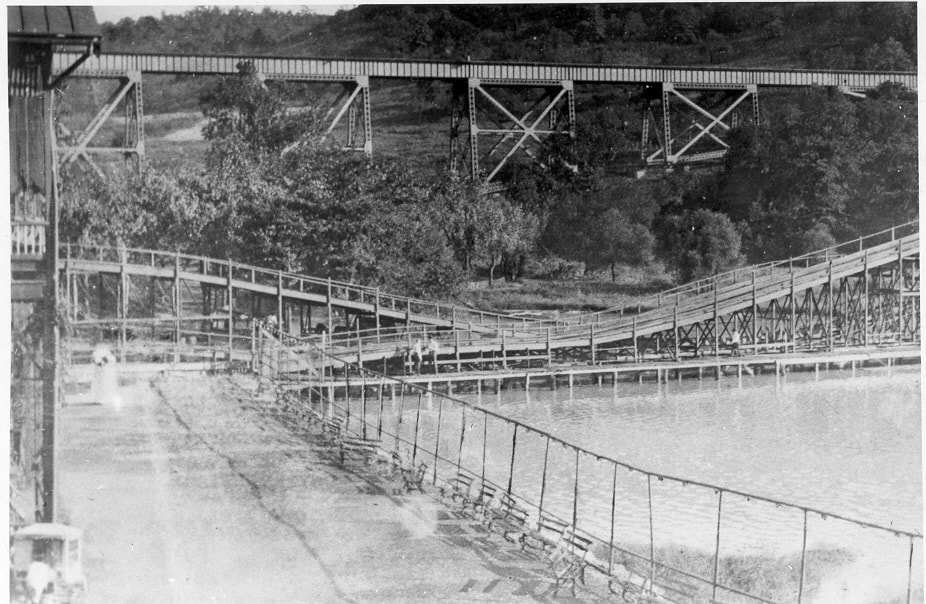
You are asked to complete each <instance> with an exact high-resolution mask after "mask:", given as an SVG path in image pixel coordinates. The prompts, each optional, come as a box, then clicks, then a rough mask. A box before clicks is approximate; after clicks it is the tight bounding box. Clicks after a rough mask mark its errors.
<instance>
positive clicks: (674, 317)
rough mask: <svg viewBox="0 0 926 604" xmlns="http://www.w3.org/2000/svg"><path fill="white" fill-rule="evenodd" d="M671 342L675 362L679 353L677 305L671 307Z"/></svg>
mask: <svg viewBox="0 0 926 604" xmlns="http://www.w3.org/2000/svg"><path fill="white" fill-rule="evenodd" d="M672 341H673V347H674V351H673V355H674V356H675V360H676V361H677V360H678V359H679V353H680V352H681V349H680V348H679V345H678V304H676V305H675V306H673V307H672ZM666 381H668V380H666Z"/></svg>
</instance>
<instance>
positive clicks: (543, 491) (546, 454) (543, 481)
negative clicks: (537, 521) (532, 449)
mask: <svg viewBox="0 0 926 604" xmlns="http://www.w3.org/2000/svg"><path fill="white" fill-rule="evenodd" d="M546 443H547V444H546V446H545V447H544V449H543V475H542V476H541V478H540V506H539V508H538V510H537V513H538V514H542V513H543V498H544V495H545V494H546V492H547V459H548V458H549V455H550V437H547V439H546Z"/></svg>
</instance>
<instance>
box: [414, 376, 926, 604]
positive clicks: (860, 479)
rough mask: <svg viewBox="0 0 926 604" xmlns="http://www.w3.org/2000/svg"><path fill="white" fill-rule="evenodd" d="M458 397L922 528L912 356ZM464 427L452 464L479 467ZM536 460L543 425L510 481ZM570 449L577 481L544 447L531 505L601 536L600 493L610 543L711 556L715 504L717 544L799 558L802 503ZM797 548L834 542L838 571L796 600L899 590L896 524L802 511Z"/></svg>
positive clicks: (426, 418) (524, 488)
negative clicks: (850, 367) (884, 363)
mask: <svg viewBox="0 0 926 604" xmlns="http://www.w3.org/2000/svg"><path fill="white" fill-rule="evenodd" d="M459 398H462V399H464V400H467V401H468V402H471V403H473V404H476V405H478V406H480V407H483V408H485V409H487V410H491V411H494V412H497V413H500V414H502V415H504V416H506V417H510V418H512V419H516V420H518V421H520V422H522V423H524V424H527V425H529V426H533V427H536V428H539V429H541V430H545V431H548V432H551V433H552V434H554V435H555V436H557V437H559V438H561V439H563V440H565V441H567V442H570V443H572V444H575V445H578V446H581V447H583V448H586V449H588V450H590V451H593V452H596V453H599V454H601V455H607V456H609V457H611V458H613V459H616V460H619V461H621V462H625V463H627V464H629V465H632V466H635V467H638V468H640V469H644V470H647V471H649V472H653V473H656V474H663V475H668V476H674V477H678V478H683V479H688V480H692V481H698V482H702V483H708V484H711V485H717V486H722V487H725V488H728V489H732V490H736V491H740V492H744V493H749V494H753V495H757V496H763V497H768V498H772V499H775V500H779V501H783V502H786V503H789V504H794V505H796V506H798V507H807V508H811V509H815V510H820V511H824V512H829V513H830V514H836V515H840V516H844V517H848V518H852V519H857V520H861V521H865V522H870V523H873V524H877V525H881V526H885V527H892V528H896V529H900V530H905V531H911V532H912V531H919V532H922V525H923V521H922V471H921V467H922V450H921V448H922V438H921V407H920V369H919V366H916V367H906V368H894V369H893V370H890V371H889V370H887V369H864V370H859V371H858V372H857V375H856V376H855V377H852V376H851V373H850V372H848V371H832V372H821V373H820V375H819V376H815V375H814V374H813V373H793V374H790V375H788V376H787V377H786V378H782V379H776V378H775V376H761V375H760V376H744V377H743V378H741V379H738V378H736V377H725V378H722V379H720V380H713V379H705V380H703V381H699V380H691V379H686V380H683V381H679V382H676V381H671V382H669V383H667V384H655V383H652V382H649V383H644V384H637V383H618V384H617V386H616V387H612V386H611V385H610V384H606V385H604V386H602V387H597V386H581V387H579V386H577V387H574V388H572V389H569V388H568V387H566V388H564V387H562V386H561V387H560V388H559V389H558V390H556V391H551V390H530V391H523V390H504V391H502V392H501V393H500V394H494V393H487V394H483V395H481V396H476V395H467V396H460V397H459ZM434 407H435V405H428V406H427V408H425V409H423V411H422V415H421V417H420V426H421V431H420V434H421V436H420V437H419V438H420V442H419V446H420V443H424V442H429V441H430V440H431V439H433V437H434V432H435V431H436V426H437V419H436V416H435V408H434ZM401 415H402V416H403V424H404V425H405V426H406V429H408V427H410V426H411V425H413V424H412V422H413V421H414V415H413V412H412V411H411V410H410V409H409V407H407V406H406V407H405V411H404V412H403V413H401ZM447 417H448V414H447V413H446V412H445V413H444V417H443V419H442V420H441V422H440V423H441V426H442V430H443V432H442V437H441V441H442V444H441V445H440V450H441V455H442V456H446V459H449V460H452V459H455V458H456V455H455V454H454V451H455V448H454V447H445V445H444V444H443V443H444V442H445V441H450V442H454V439H456V440H457V441H458V440H459V436H458V435H459V431H457V432H456V434H455V435H452V434H451V432H452V429H451V428H450V425H451V424H452V422H453V421H458V420H451V423H448V420H447ZM496 424H497V422H493V423H490V426H492V427H491V428H490V429H487V430H486V431H485V451H486V453H485V470H484V472H485V475H486V477H487V478H488V479H490V480H492V481H494V482H496V483H498V484H502V485H505V484H506V483H507V480H508V476H509V475H510V474H511V467H512V461H511V455H510V451H511V442H512V430H505V429H499V428H498V426H497V425H496ZM468 430H469V431H468V432H467V434H468V436H467V438H466V439H465V441H466V442H465V443H464V446H463V447H462V456H461V462H462V465H463V466H464V467H469V468H471V469H478V468H480V465H481V463H482V446H483V445H482V432H483V428H482V427H480V426H479V425H478V422H476V423H471V425H470V427H469V428H468ZM474 434H477V435H478V438H474V437H473V435H474ZM543 458H544V448H543V445H542V439H540V438H538V437H536V436H533V437H532V436H531V435H527V434H524V433H522V434H521V435H520V436H519V437H518V454H517V455H516V458H515V460H514V462H513V466H514V473H513V474H514V478H513V479H512V489H513V492H515V493H517V494H519V495H522V496H525V497H526V498H527V499H528V500H531V501H534V502H536V501H537V500H538V499H539V493H540V484H541V482H542V480H541V475H542V471H541V470H539V468H542V464H543ZM578 463H579V480H578V481H576V480H575V474H576V470H575V468H576V458H575V454H574V453H571V452H569V451H567V450H565V449H562V448H561V447H551V448H550V451H549V460H548V471H547V474H546V477H545V481H546V488H545V494H544V509H546V510H549V511H551V512H553V513H555V514H557V515H559V516H561V517H563V518H567V519H568V518H572V517H573V515H575V516H576V518H577V522H578V526H579V528H581V529H583V530H586V531H588V532H590V533H592V534H595V535H596V536H598V537H600V538H601V539H602V540H604V541H607V540H608V539H609V538H610V533H611V530H612V516H611V513H610V511H611V504H612V497H613V498H614V501H615V514H614V516H613V530H614V535H615V537H614V539H615V543H617V544H619V545H620V546H621V547H623V548H625V549H627V550H629V551H634V552H638V553H640V554H647V553H648V550H649V547H650V531H651V530H652V536H653V537H652V540H653V547H655V548H656V550H657V551H669V550H673V549H677V550H681V549H684V550H686V551H692V552H702V553H704V554H706V555H712V553H713V551H714V548H715V547H716V543H717V541H716V540H717V527H718V504H719V503H720V504H721V507H722V514H721V522H720V549H721V556H759V557H763V558H764V559H766V560H771V559H778V560H780V561H781V564H782V565H790V567H789V570H788V571H787V572H788V573H789V574H790V575H794V573H795V571H794V569H793V568H791V567H793V566H794V565H795V564H797V563H798V562H799V560H800V552H801V548H802V538H803V522H804V518H803V513H802V512H801V510H800V509H792V508H788V507H786V506H785V507H777V506H775V505H772V504H769V503H765V502H758V501H756V500H754V499H752V500H748V499H747V498H744V497H737V496H733V495H730V494H726V495H725V496H724V497H723V499H722V502H720V501H718V494H717V493H716V492H715V491H714V490H712V489H705V488H701V487H697V486H692V485H688V486H682V485H680V484H677V483H674V482H672V481H658V480H652V482H651V483H650V484H648V483H647V479H646V477H645V476H644V475H643V474H640V473H637V472H627V471H626V470H624V469H620V471H619V472H617V473H615V472H614V469H613V465H611V464H607V463H605V462H602V461H597V460H595V459H594V458H593V457H588V456H584V455H583V456H581V457H580V459H579V460H578ZM444 465H445V466H446V465H447V464H446V463H445V464H444ZM441 470H442V472H446V468H442V469H441ZM480 471H481V470H480ZM615 484H616V485H617V488H616V489H615V488H614V485H615ZM576 485H578V497H576ZM648 489H650V490H651V493H652V518H653V522H652V527H651V526H650V522H649V501H650V498H649V496H648ZM915 543H916V545H915V548H914V549H915V551H914V560H913V565H914V569H916V570H915V572H914V577H913V583H914V585H913V588H914V589H915V590H916V589H921V585H922V573H921V572H920V569H921V567H922V540H917V541H916V542H915ZM807 549H808V551H811V552H830V553H832V552H835V553H836V554H838V555H839V556H842V557H843V558H845V560H847V561H848V562H846V563H845V564H842V567H841V569H839V568H838V565H837V570H838V572H834V571H833V569H832V568H828V569H827V573H828V575H830V576H828V577H827V578H826V580H823V581H816V585H815V588H814V590H813V592H814V593H813V597H812V598H807V599H805V601H809V600H812V601H816V602H826V601H843V602H868V601H878V600H880V599H882V598H886V599H890V598H891V597H894V596H896V595H898V594H903V593H904V591H905V589H906V584H907V578H908V568H909V565H910V540H909V538H906V537H897V536H895V535H893V534H891V533H885V532H882V531H876V530H872V529H863V528H859V527H857V526H854V525H852V524H850V523H847V522H843V521H840V520H838V519H833V518H832V517H826V518H824V517H823V516H821V515H819V514H814V513H810V514H808V515H807ZM807 564H808V567H807V569H806V573H808V575H810V574H814V572H815V569H814V568H813V565H814V562H812V561H811V560H810V559H809V558H808V562H807ZM820 570H821V572H822V567H821V569H820ZM783 572H785V571H783ZM796 580H797V579H796V578H795V579H794V581H795V583H796ZM796 587H797V586H796V584H795V585H794V589H796Z"/></svg>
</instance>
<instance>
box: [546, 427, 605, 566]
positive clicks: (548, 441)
mask: <svg viewBox="0 0 926 604" xmlns="http://www.w3.org/2000/svg"><path fill="white" fill-rule="evenodd" d="M548 442H549V441H548ZM613 465H614V477H613V479H612V482H611V536H610V537H609V538H608V576H611V572H612V570H613V567H614V510H615V508H616V507H617V464H613Z"/></svg>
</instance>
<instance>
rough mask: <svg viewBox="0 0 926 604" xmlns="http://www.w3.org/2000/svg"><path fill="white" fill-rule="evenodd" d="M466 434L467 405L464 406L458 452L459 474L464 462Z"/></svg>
mask: <svg viewBox="0 0 926 604" xmlns="http://www.w3.org/2000/svg"><path fill="white" fill-rule="evenodd" d="M465 436H466V407H465V406H464V407H463V425H462V427H461V428H460V450H459V451H458V452H457V474H459V473H460V465H461V464H462V463H463V439H464V437H465Z"/></svg>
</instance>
